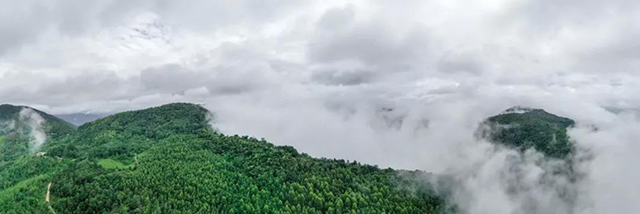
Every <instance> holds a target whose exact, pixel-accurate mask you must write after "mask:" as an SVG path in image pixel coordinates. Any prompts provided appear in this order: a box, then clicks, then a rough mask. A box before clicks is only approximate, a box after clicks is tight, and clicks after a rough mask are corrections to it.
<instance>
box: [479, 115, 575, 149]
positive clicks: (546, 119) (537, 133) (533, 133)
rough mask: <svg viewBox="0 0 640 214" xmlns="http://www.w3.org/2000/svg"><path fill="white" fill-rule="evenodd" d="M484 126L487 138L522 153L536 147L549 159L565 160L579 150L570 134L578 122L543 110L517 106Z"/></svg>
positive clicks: (488, 121)
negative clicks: (568, 133) (569, 129)
mask: <svg viewBox="0 0 640 214" xmlns="http://www.w3.org/2000/svg"><path fill="white" fill-rule="evenodd" d="M484 124H485V125H487V126H486V127H487V128H485V129H483V130H482V133H481V134H482V135H483V137H486V138H488V139H489V140H490V141H492V142H495V143H499V144H501V145H505V146H508V147H511V148H515V149H517V150H520V151H524V150H527V149H531V148H533V149H535V150H537V151H539V152H541V153H543V154H544V155H545V156H546V157H551V158H560V159H564V158H567V157H568V156H570V155H571V154H572V153H573V152H574V150H575V147H574V145H573V143H572V142H571V141H570V140H569V136H568V135H567V128H569V127H571V126H573V125H574V124H575V122H574V121H573V120H571V119H569V118H564V117H559V116H557V115H554V114H551V113H548V112H546V111H544V110H542V109H530V108H522V107H513V108H510V109H507V110H506V111H505V112H504V113H502V114H499V115H496V116H493V117H490V118H488V119H487V120H486V121H485V123H484Z"/></svg>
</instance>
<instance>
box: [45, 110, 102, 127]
mask: <svg viewBox="0 0 640 214" xmlns="http://www.w3.org/2000/svg"><path fill="white" fill-rule="evenodd" d="M55 116H56V117H58V118H60V119H63V120H65V121H67V122H69V123H71V124H73V125H75V126H81V125H83V124H85V123H88V122H91V121H94V120H97V119H100V118H103V117H106V116H109V115H108V114H89V113H75V114H58V115H55Z"/></svg>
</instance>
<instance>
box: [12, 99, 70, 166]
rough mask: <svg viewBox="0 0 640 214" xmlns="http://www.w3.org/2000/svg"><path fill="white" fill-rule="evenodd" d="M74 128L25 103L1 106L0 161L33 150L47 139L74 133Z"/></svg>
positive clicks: (35, 150)
mask: <svg viewBox="0 0 640 214" xmlns="http://www.w3.org/2000/svg"><path fill="white" fill-rule="evenodd" d="M74 130H75V127H74V126H73V125H71V124H69V123H67V122H65V121H63V120H61V119H59V118H57V117H55V116H52V115H49V114H47V113H44V112H42V111H40V110H37V109H33V108H30V107H26V106H13V105H7V104H5V105H0V161H6V160H10V159H12V158H15V157H17V156H20V155H23V154H26V153H29V152H31V153H34V152H37V151H38V150H39V147H40V146H41V145H42V144H44V142H45V141H46V139H47V138H58V137H63V136H66V135H69V134H71V133H72V132H74Z"/></svg>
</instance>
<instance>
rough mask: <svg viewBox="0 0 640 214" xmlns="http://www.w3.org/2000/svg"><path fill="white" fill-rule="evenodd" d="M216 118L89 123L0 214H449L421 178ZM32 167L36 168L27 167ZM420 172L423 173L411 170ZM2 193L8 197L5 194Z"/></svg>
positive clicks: (186, 115)
mask: <svg viewBox="0 0 640 214" xmlns="http://www.w3.org/2000/svg"><path fill="white" fill-rule="evenodd" d="M209 118H210V115H209V112H208V111H207V110H206V109H204V108H202V107H200V106H197V105H192V104H182V103H178V104H169V105H165V106H161V107H156V108H150V109H146V110H141V111H132V112H125V113H121V114H116V115H113V116H110V117H106V118H103V119H99V120H96V121H94V122H91V123H88V124H85V125H83V126H81V127H79V128H78V129H77V131H75V133H73V134H71V135H69V136H64V137H61V138H55V139H53V140H51V141H48V143H47V144H45V146H44V147H43V149H42V150H43V151H46V152H47V155H46V156H45V157H41V158H37V157H33V156H23V157H21V158H20V160H19V161H16V162H15V163H14V164H12V167H13V168H5V169H2V171H0V176H3V174H2V173H5V174H4V175H5V176H7V177H9V176H8V174H10V172H15V171H25V172H26V174H25V175H24V176H20V177H16V178H14V179H13V180H15V182H10V183H7V184H5V185H4V186H0V210H7V211H8V212H9V213H25V212H49V210H48V208H47V205H48V204H47V203H46V202H44V201H43V197H44V194H45V190H46V185H47V183H48V182H51V183H52V185H51V186H52V187H51V202H50V205H51V207H52V209H53V210H55V211H56V212H58V213H75V212H90V213H102V212H110V213H185V212H191V213H425V212H426V213H445V212H447V211H450V210H451V208H448V207H447V205H446V203H445V200H444V199H443V197H441V196H438V195H437V194H436V192H434V191H433V190H432V188H431V187H429V186H428V185H424V184H422V185H416V181H415V180H414V179H417V178H416V177H417V176H413V177H412V176H401V175H400V174H399V173H398V171H395V170H392V169H379V168H378V167H376V166H370V165H364V164H359V163H357V162H347V161H343V160H333V159H317V158H312V157H310V156H308V155H306V154H301V153H299V152H297V151H296V150H295V149H294V148H292V147H289V146H274V145H273V144H271V143H268V142H266V141H264V140H258V139H254V138H250V137H240V136H226V135H223V134H220V133H217V132H216V131H214V130H213V129H212V128H211V126H210V125H209V123H208V122H209V121H208V119H209ZM27 169H30V170H27ZM412 173H414V174H421V173H422V172H412ZM3 195H4V196H3Z"/></svg>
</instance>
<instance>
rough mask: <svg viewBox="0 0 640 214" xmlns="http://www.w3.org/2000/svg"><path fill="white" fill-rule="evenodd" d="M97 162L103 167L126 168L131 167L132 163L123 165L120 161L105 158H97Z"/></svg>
mask: <svg viewBox="0 0 640 214" xmlns="http://www.w3.org/2000/svg"><path fill="white" fill-rule="evenodd" d="M98 164H99V165H100V166H102V167H103V168H105V169H128V168H132V167H133V164H129V165H125V164H123V163H122V162H120V161H117V160H114V159H110V158H106V159H100V160H98Z"/></svg>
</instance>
